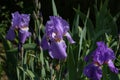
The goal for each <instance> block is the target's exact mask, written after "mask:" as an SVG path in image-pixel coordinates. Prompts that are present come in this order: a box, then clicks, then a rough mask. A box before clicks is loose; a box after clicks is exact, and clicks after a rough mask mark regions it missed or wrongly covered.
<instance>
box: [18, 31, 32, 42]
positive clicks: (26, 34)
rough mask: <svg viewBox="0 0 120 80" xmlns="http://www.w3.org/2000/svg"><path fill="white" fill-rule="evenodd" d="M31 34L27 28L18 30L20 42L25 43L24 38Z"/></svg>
mask: <svg viewBox="0 0 120 80" xmlns="http://www.w3.org/2000/svg"><path fill="white" fill-rule="evenodd" d="M30 35H31V33H30V32H28V30H22V29H21V30H19V40H20V42H21V43H25V40H26V39H27V37H29V36H30Z"/></svg>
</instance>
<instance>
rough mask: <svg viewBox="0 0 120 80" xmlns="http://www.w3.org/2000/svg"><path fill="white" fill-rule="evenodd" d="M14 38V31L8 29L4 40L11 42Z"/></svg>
mask: <svg viewBox="0 0 120 80" xmlns="http://www.w3.org/2000/svg"><path fill="white" fill-rule="evenodd" d="M14 38H15V32H14V29H12V28H10V29H9V30H8V33H7V35H6V39H8V40H11V41H12V40H14Z"/></svg>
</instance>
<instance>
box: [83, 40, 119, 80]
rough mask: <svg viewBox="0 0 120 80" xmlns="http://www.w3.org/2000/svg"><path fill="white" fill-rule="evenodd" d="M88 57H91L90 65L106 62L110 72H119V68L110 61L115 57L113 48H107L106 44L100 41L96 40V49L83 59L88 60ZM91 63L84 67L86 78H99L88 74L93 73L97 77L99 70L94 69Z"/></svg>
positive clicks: (99, 65)
mask: <svg viewBox="0 0 120 80" xmlns="http://www.w3.org/2000/svg"><path fill="white" fill-rule="evenodd" d="M90 58H92V60H93V62H92V65H96V66H98V67H101V66H102V65H103V64H107V65H108V67H109V68H110V70H111V71H112V72H114V73H118V72H119V70H118V69H117V68H116V67H115V66H114V63H113V62H112V60H114V59H115V55H114V52H113V50H112V49H110V48H108V46H107V45H106V44H105V43H104V42H102V41H100V42H97V48H96V50H95V51H93V53H92V54H90V55H88V56H86V57H85V60H86V61H88V60H89V59H90ZM92 65H91V64H90V65H88V66H87V67H85V68H84V74H85V75H86V76H87V77H88V78H91V79H92V80H99V79H93V76H90V75H93V74H94V77H98V74H99V72H98V71H96V69H95V68H94V67H93V66H92ZM91 66H92V67H91ZM93 68H94V69H93ZM92 70H93V71H92ZM94 70H95V73H93V72H94ZM99 78H101V77H99Z"/></svg>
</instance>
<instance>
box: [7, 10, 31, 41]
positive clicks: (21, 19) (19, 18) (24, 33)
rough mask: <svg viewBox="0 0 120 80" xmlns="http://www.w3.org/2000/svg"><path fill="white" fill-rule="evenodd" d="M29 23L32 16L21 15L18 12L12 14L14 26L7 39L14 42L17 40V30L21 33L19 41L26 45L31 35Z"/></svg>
mask: <svg viewBox="0 0 120 80" xmlns="http://www.w3.org/2000/svg"><path fill="white" fill-rule="evenodd" d="M29 21H30V15H28V14H19V12H18V11H16V12H15V13H12V25H11V27H10V29H9V31H8V33H7V35H6V39H8V40H14V38H15V32H14V31H15V30H18V32H19V36H18V37H19V40H20V42H21V43H24V42H25V40H26V38H27V37H29V36H30V35H31V33H30V32H29V31H28V30H29V27H28V26H29Z"/></svg>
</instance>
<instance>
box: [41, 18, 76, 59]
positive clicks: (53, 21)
mask: <svg viewBox="0 0 120 80" xmlns="http://www.w3.org/2000/svg"><path fill="white" fill-rule="evenodd" d="M68 30H69V24H68V23H67V21H65V20H64V19H62V18H61V17H59V16H50V20H49V21H47V23H46V25H45V35H44V36H43V38H42V41H41V47H42V48H43V50H47V49H48V50H49V55H50V56H51V57H52V58H56V59H64V58H66V57H67V53H66V44H65V42H64V40H63V36H66V37H67V39H68V41H69V42H70V43H75V41H74V40H73V39H72V38H71V35H70V34H69V33H68Z"/></svg>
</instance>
